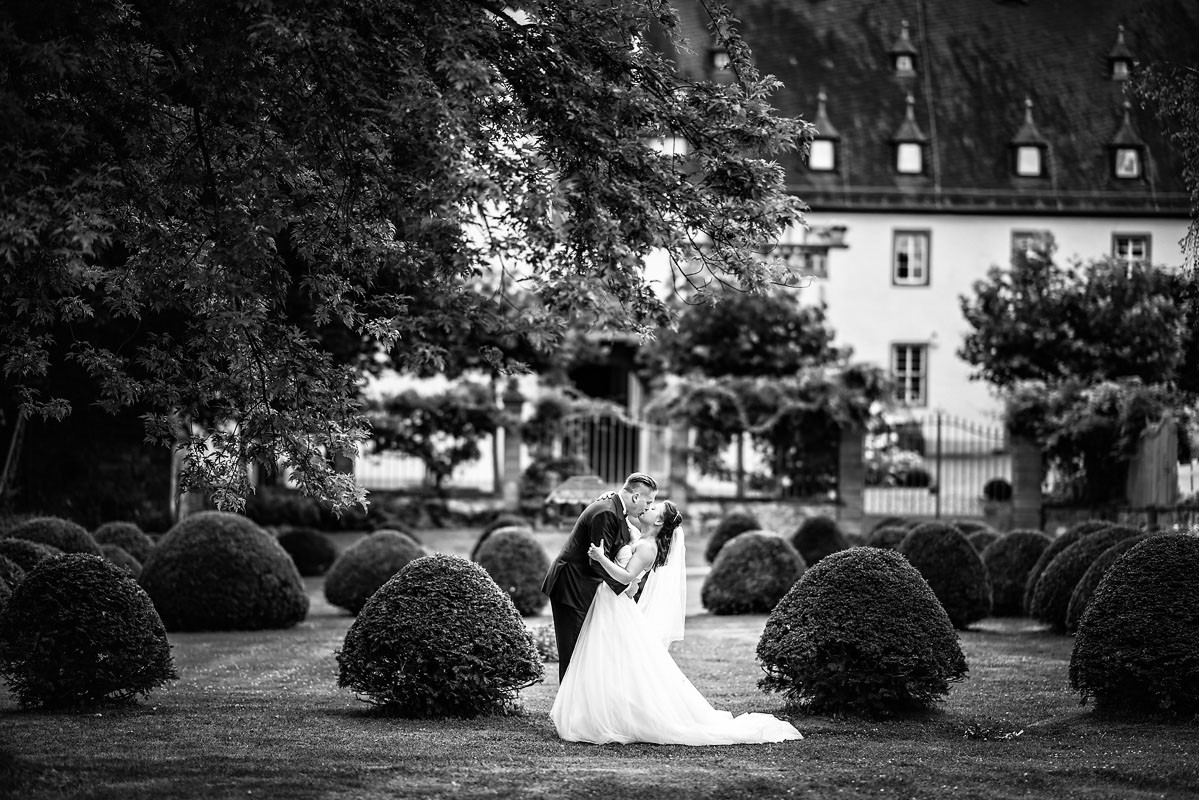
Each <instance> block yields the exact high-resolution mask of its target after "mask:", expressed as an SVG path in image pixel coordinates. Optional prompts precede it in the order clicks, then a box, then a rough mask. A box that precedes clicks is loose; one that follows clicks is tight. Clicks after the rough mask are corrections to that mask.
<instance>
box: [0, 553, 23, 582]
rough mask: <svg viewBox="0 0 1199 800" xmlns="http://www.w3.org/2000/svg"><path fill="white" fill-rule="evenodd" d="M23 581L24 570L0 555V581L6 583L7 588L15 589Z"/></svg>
mask: <svg viewBox="0 0 1199 800" xmlns="http://www.w3.org/2000/svg"><path fill="white" fill-rule="evenodd" d="M24 579H25V570H24V569H23V568H22V567H21V565H20V564H18V563H17V562H15V561H13V560H12V559H11V558H8V557H7V556H2V555H0V581H4V582H5V583H7V584H8V588H10V589H15V588H17V584H18V583H20V582H21V581H23V580H24Z"/></svg>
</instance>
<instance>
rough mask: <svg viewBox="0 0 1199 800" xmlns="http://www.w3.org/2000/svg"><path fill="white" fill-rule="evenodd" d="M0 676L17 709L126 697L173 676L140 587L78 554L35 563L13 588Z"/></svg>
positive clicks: (2, 632) (2, 627)
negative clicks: (13, 698)
mask: <svg viewBox="0 0 1199 800" xmlns="http://www.w3.org/2000/svg"><path fill="white" fill-rule="evenodd" d="M0 675H2V676H3V678H4V680H5V682H6V683H7V684H8V687H9V689H10V690H12V692H13V694H15V695H16V697H17V700H18V702H19V703H20V704H21V705H22V707H24V708H62V707H82V706H92V705H96V704H100V703H110V702H127V701H130V700H133V699H135V698H136V697H137V696H138V695H147V694H149V693H150V692H151V691H153V690H154V689H156V688H158V687H159V686H162V685H163V684H165V683H166V682H167V681H171V680H175V679H176V678H177V677H178V676H177V675H176V674H175V668H174V664H173V662H172V660H171V647H170V645H169V644H168V643H167V637H166V631H165V630H164V629H163V625H162V620H161V619H159V616H158V613H157V612H156V611H155V609H154V604H153V603H151V602H150V598H149V597H148V596H147V595H146V593H145V592H144V591H142V589H141V587H140V586H138V585H137V582H136V581H134V580H133V578H131V577H129V575H128V574H127V573H126V572H124V571H123V570H121V569H120V568H119V567H117V566H115V565H113V564H111V563H109V562H108V561H106V560H105V559H103V558H98V557H96V556H91V555H84V554H78V553H68V554H66V555H62V556H56V557H54V558H52V559H50V560H48V561H46V562H44V563H42V564H41V565H40V566H38V567H37V568H36V569H34V570H33V571H32V572H30V573H29V574H28V575H27V576H26V577H25V580H24V581H22V582H21V585H20V586H18V587H17V589H16V591H15V592H13V595H12V597H11V598H10V600H9V603H8V607H7V609H6V610H5V613H4V615H3V616H2V617H0Z"/></svg>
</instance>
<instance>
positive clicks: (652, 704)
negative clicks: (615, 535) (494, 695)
mask: <svg viewBox="0 0 1199 800" xmlns="http://www.w3.org/2000/svg"><path fill="white" fill-rule="evenodd" d="M632 552H633V551H632V548H631V547H630V546H629V545H625V546H624V547H622V548H621V549H620V552H619V553H618V554H617V556H616V562H617V563H618V564H620V565H621V566H622V567H623V566H625V565H626V564H628V563H629V559H630V558H631V557H632ZM677 566H678V567H681V566H682V565H681V564H680V565H677ZM647 589H648V587H647ZM645 599H646V596H645V595H644V594H643V596H642V601H643V602H644V601H645ZM642 611H643V609H641V608H639V607H638V604H637V603H635V602H634V601H633V599H632V598H631V597H629V596H628V595H624V594H619V595H618V594H616V593H615V592H613V591H612V590H611V589H610V588H609V587H608V586H607V585H602V584H601V585H600V587H599V589H598V590H597V591H596V594H595V599H594V600H593V601H592V603H591V608H590V610H589V611H588V612H587V618H586V620H585V621H584V623H583V628H582V630H581V631H580V632H579V640H578V644H576V646H575V651H574V656H573V657H572V658H571V661H570V667H569V668H568V669H567V671H566V675H565V676H563V678H562V684H561V686H559V687H558V696H557V697H556V698H555V699H554V705H553V708H552V709H551V710H550V718H551V719H552V720H553V722H554V727H556V728H557V729H558V735H559V736H560V737H562V738H563V739H565V740H567V741H571V742H593V743H595V744H605V743H608V742H619V743H622V744H624V743H628V742H652V743H656V744H685V745H715V744H754V743H763V742H781V741H785V740H788V739H802V738H803V737H802V736H801V735H800V733H799V731H797V730H796V729H795V728H794V727H793V726H792V725H791V724H790V723H788V722H786V721H784V720H780V719H777V718H776V717H773V716H771V715H769V714H742V715H741V716H739V717H734V716H733V715H732V714H731V713H729V712H727V711H718V710H716V709H715V708H713V707H712V706H711V705H710V704H709V703H708V701H707V700H705V699H704V697H703V695H701V694H700V693H699V690H698V689H696V688H695V687H694V686H693V685H692V684H691V681H689V680H688V679H687V676H686V675H684V674H683V672H682V670H680V669H679V667H678V665H677V664H675V662H674V659H673V658H672V657H671V655H670V653H669V651H668V650H667V649H666V645H665V644H664V643H663V637H662V636H661V632H660V631H659V630H657V629H656V628H655V626H654V624H653V623H652V622H651V621H650V619H651V618H652V614H651V615H647V614H644V613H642Z"/></svg>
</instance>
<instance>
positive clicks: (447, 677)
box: [337, 555, 543, 717]
mask: <svg viewBox="0 0 1199 800" xmlns="http://www.w3.org/2000/svg"><path fill="white" fill-rule="evenodd" d="M337 663H338V666H339V667H340V673H339V676H338V680H337V683H338V686H341V687H344V688H349V689H353V690H354V691H355V692H357V693H358V694H359V695H362V696H363V697H364V698H365V699H366V700H368V701H369V702H372V703H375V704H376V705H379V706H381V707H383V708H384V709H386V710H387V711H390V712H392V713H395V714H398V715H400V716H404V717H447V716H449V717H474V716H478V715H480V714H489V713H496V712H500V713H506V712H511V711H515V710H516V709H517V708H518V704H519V691H520V690H521V689H522V688H524V687H526V686H531V685H532V684H534V683H536V682H538V681H540V680H541V679H542V676H543V668H542V664H541V656H540V654H539V653H538V652H537V647H536V645H535V643H534V641H533V636H532V634H531V633H529V630H528V629H527V628H526V627H525V624H524V622H523V621H522V620H521V618H520V615H519V614H518V613H517V611H516V607H515V606H513V605H512V601H511V600H510V599H509V598H508V596H507V595H506V594H505V593H503V592H502V591H500V590H499V588H498V587H497V586H496V584H495V581H493V580H492V579H491V578H490V577H489V576H488V575H487V573H486V572H485V571H484V570H483V568H482V567H480V566H479V565H478V564H472V563H471V562H469V561H467V560H466V559H464V558H462V557H461V556H451V555H434V556H425V557H423V558H418V559H415V560H414V561H412V562H411V563H409V564H408V565H407V566H405V567H404V568H403V569H402V570H401V571H400V572H399V573H397V574H396V575H395V577H393V578H391V579H390V580H389V581H387V583H386V584H384V585H383V586H382V587H381V588H380V589H379V591H377V592H375V594H374V595H373V596H372V597H371V598H370V600H369V601H368V602H367V603H366V605H365V606H363V608H362V611H361V612H360V613H359V615H358V618H357V619H356V620H354V624H353V625H351V626H350V630H349V632H348V633H346V638H345V643H344V645H343V646H342V648H341V650H340V651H338V653H337Z"/></svg>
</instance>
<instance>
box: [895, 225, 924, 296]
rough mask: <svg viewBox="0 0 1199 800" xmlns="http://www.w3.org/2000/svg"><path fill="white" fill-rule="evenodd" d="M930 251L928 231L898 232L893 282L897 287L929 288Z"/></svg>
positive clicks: (896, 234) (896, 233)
mask: <svg viewBox="0 0 1199 800" xmlns="http://www.w3.org/2000/svg"><path fill="white" fill-rule="evenodd" d="M928 249H929V232H928V231H896V232H895V252H894V256H893V257H892V263H891V282H892V283H894V284H895V285H896V286H928V272H929V263H928V261H929V258H928Z"/></svg>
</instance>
